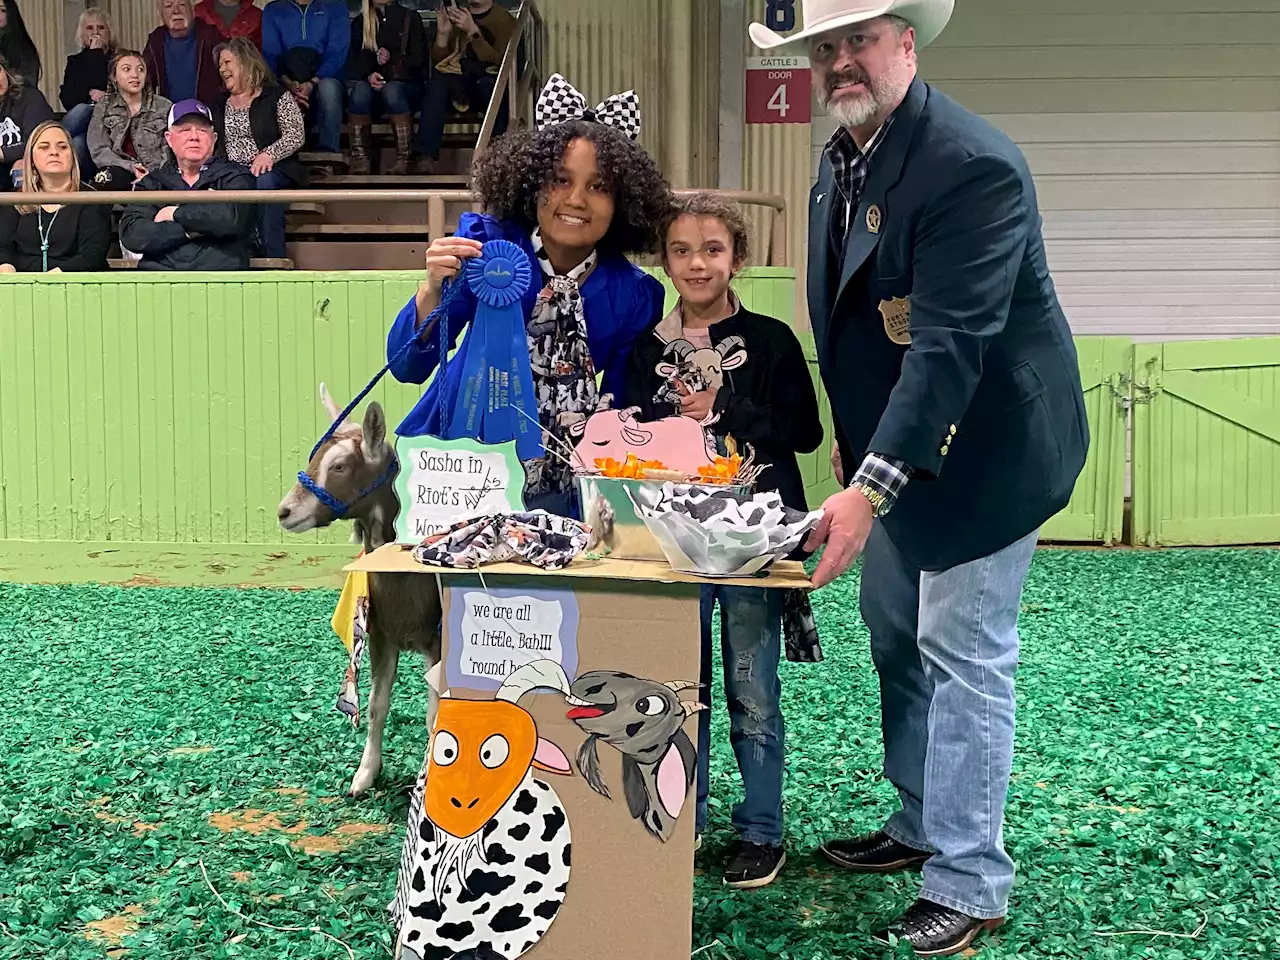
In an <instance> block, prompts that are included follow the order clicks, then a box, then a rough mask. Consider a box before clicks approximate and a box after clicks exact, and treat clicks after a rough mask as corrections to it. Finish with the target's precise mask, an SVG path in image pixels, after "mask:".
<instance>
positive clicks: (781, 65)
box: [746, 57, 810, 123]
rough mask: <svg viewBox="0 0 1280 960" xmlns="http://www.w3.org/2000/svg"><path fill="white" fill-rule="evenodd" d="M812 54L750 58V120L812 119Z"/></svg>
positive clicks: (769, 121) (791, 120) (791, 121)
mask: <svg viewBox="0 0 1280 960" xmlns="http://www.w3.org/2000/svg"><path fill="white" fill-rule="evenodd" d="M809 98H810V92H809V58H808V57H750V58H748V59H747V96H746V115H747V123H808V122H809Z"/></svg>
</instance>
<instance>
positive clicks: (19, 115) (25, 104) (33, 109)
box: [0, 57, 53, 190]
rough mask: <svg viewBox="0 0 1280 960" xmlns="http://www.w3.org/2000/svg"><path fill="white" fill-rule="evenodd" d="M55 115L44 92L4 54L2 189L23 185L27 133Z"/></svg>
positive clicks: (0, 80) (0, 65)
mask: <svg viewBox="0 0 1280 960" xmlns="http://www.w3.org/2000/svg"><path fill="white" fill-rule="evenodd" d="M52 119H53V108H52V107H50V106H49V101H48V100H46V99H45V98H44V94H43V93H41V92H40V91H39V90H37V89H36V88H35V87H33V86H31V85H30V84H28V83H27V81H26V78H25V77H23V76H22V74H20V73H18V72H17V70H16V69H15V68H13V67H10V66H9V64H8V61H7V60H5V59H4V58H2V57H0V190H9V189H14V190H16V189H18V188H19V187H21V186H22V176H23V166H24V161H23V158H22V154H23V151H24V150H26V148H27V137H29V136H30V135H31V132H32V131H33V130H35V128H36V127H38V126H40V124H42V123H44V121H46V120H52Z"/></svg>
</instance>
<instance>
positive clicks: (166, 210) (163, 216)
mask: <svg viewBox="0 0 1280 960" xmlns="http://www.w3.org/2000/svg"><path fill="white" fill-rule="evenodd" d="M177 209H178V208H177V207H161V208H160V210H159V211H158V212H157V213H156V215H155V222H156V223H173V215H174V213H175V212H177Z"/></svg>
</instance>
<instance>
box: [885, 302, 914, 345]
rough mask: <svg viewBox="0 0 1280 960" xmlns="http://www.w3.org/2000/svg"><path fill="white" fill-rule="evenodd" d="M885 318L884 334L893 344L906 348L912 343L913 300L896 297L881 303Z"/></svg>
mask: <svg viewBox="0 0 1280 960" xmlns="http://www.w3.org/2000/svg"><path fill="white" fill-rule="evenodd" d="M880 316H882V317H884V333H885V336H887V337H888V338H889V339H890V340H891V341H892V342H893V343H896V344H898V345H899V346H904V347H905V346H906V345H907V344H909V343H910V342H911V298H910V297H894V298H893V299H892V300H881V301H880Z"/></svg>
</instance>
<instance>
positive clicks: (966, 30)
mask: <svg viewBox="0 0 1280 960" xmlns="http://www.w3.org/2000/svg"><path fill="white" fill-rule="evenodd" d="M1215 7H1216V8H1225V9H1222V10H1220V12H1217V13H1213V12H1207V11H1211V10H1212V9H1213V8H1215ZM1028 9H1040V10H1043V11H1044V12H1041V13H1028V12H1027V10H1028ZM1063 10H1070V11H1071V12H1070V13H1065V12H1059V11H1063ZM921 72H922V74H923V75H924V77H925V79H927V80H928V81H929V82H930V83H932V84H934V85H935V86H937V87H938V88H939V89H941V90H943V91H945V92H947V93H948V94H950V95H951V96H953V97H955V98H956V99H957V100H958V101H960V102H961V103H962V104H964V105H965V106H966V107H968V108H969V109H971V110H974V111H976V112H978V113H980V114H982V115H983V116H985V117H986V118H987V119H988V120H990V121H991V122H993V123H994V124H995V125H996V126H998V127H1000V128H1001V129H1002V130H1004V131H1005V132H1006V133H1007V134H1009V135H1010V136H1011V137H1012V138H1013V139H1014V140H1016V141H1017V142H1018V143H1019V144H1020V145H1021V146H1022V148H1023V149H1024V151H1025V152H1026V155H1027V159H1028V161H1029V163H1030V165H1031V169H1032V171H1033V172H1034V174H1035V177H1036V185H1037V190H1038V193H1039V197H1040V206H1041V209H1042V211H1043V214H1044V220H1045V236H1046V239H1047V242H1048V247H1049V258H1050V267H1051V268H1052V270H1053V273H1054V278H1055V282H1056V283H1057V286H1058V289H1059V291H1060V295H1061V298H1062V301H1063V305H1064V308H1065V309H1066V311H1067V315H1068V318H1069V319H1070V322H1071V326H1072V329H1073V330H1074V331H1075V333H1076V334H1078V335H1086V334H1125V335H1131V336H1133V337H1135V338H1137V339H1155V338H1163V339H1171V338H1180V337H1192V336H1194V337H1203V336H1213V337H1226V336H1244V335H1280V0H1073V2H1072V3H1070V4H1062V3H1055V2H1049V0H1030V2H1028V0H958V2H957V4H956V13H955V16H954V18H953V20H952V22H951V24H950V26H949V27H948V28H947V31H946V32H945V33H944V34H943V35H942V38H941V39H940V40H939V41H938V43H937V44H936V45H935V46H933V47H930V48H928V49H927V50H925V51H923V54H922V56H921ZM831 129H832V126H831V123H830V121H828V120H826V119H825V118H822V117H821V116H816V117H815V121H814V124H813V142H814V154H813V160H814V171H815V174H816V169H817V166H816V165H817V159H818V156H819V155H820V152H821V148H822V145H823V144H824V143H825V142H826V138H827V137H828V136H829V134H830V132H831Z"/></svg>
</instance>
